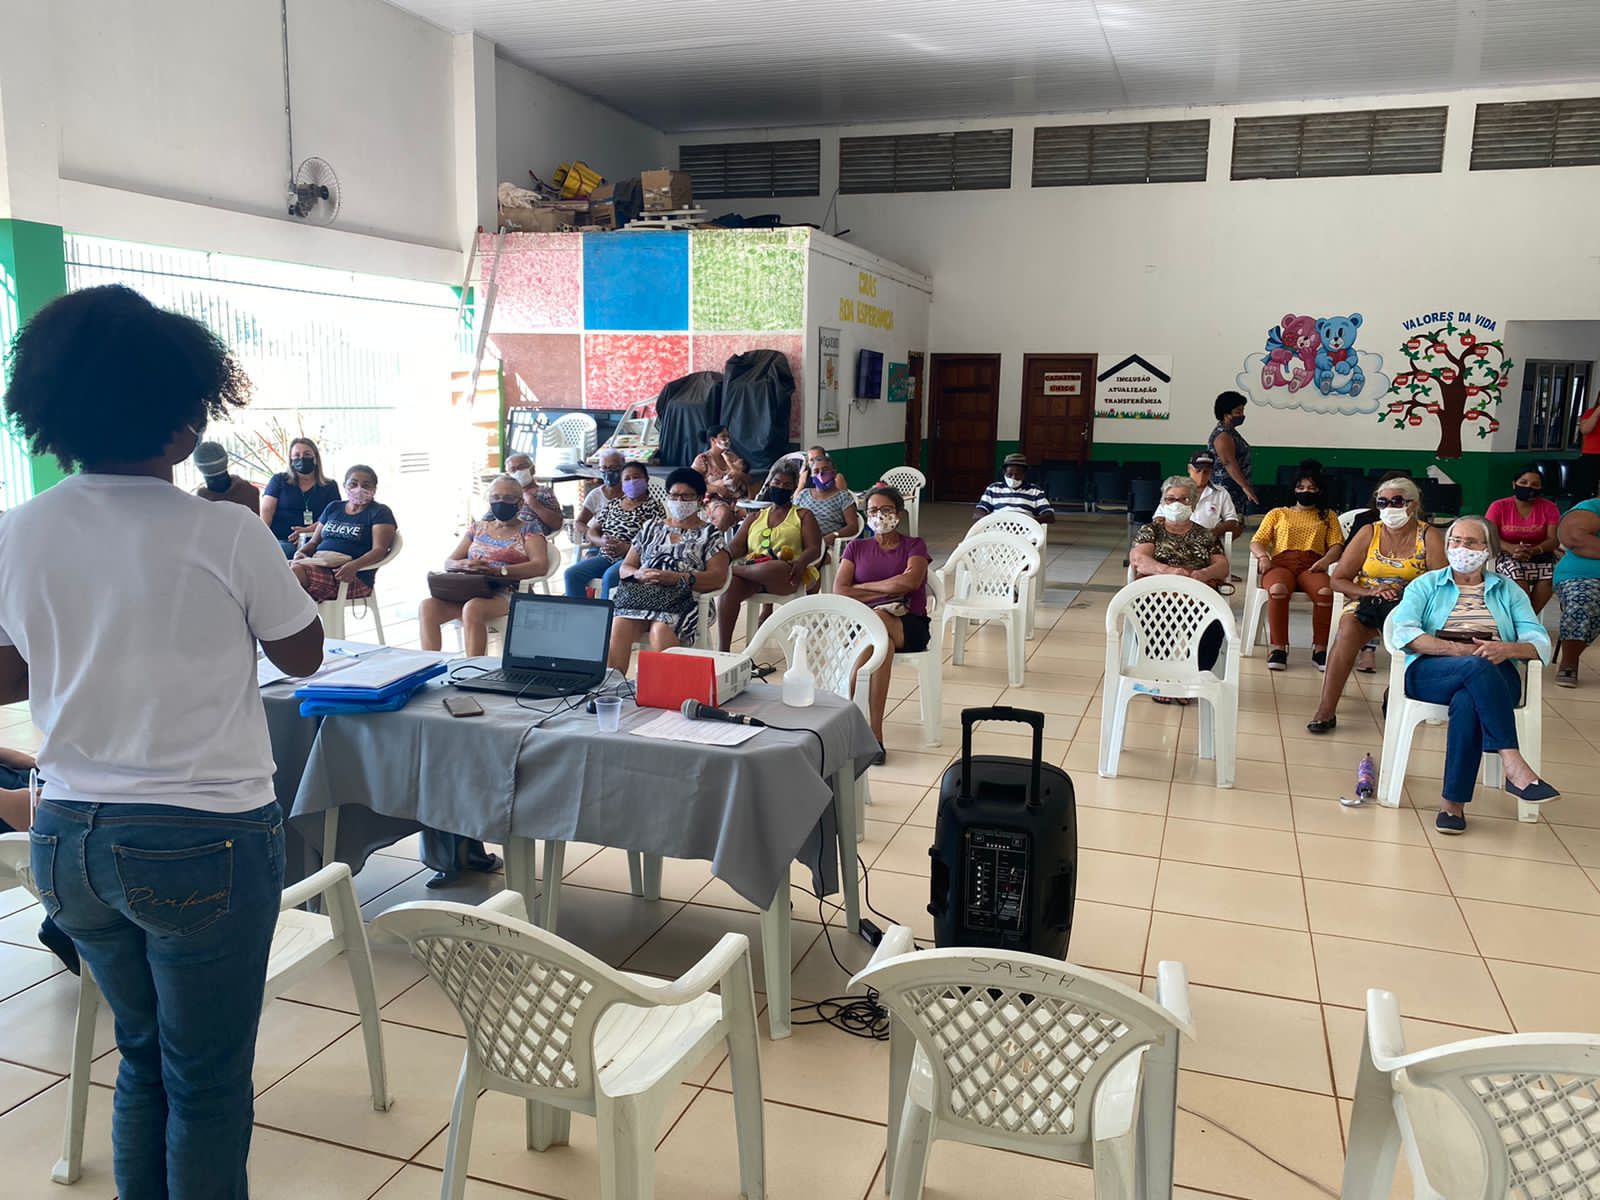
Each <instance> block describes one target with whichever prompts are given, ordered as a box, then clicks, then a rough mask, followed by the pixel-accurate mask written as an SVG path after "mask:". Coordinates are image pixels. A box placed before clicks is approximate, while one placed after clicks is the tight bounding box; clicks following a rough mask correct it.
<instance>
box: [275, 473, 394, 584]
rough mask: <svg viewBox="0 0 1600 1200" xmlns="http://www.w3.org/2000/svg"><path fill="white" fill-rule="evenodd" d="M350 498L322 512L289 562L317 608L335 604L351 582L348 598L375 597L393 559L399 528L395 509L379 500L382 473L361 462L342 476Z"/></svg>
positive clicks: (347, 496)
mask: <svg viewBox="0 0 1600 1200" xmlns="http://www.w3.org/2000/svg"><path fill="white" fill-rule="evenodd" d="M344 490H345V496H346V499H345V500H344V502H343V503H339V502H335V503H333V504H330V505H328V507H327V508H325V509H323V510H322V516H320V517H319V518H318V519H317V525H316V531H315V532H314V533H313V534H312V535H311V540H310V541H309V542H307V543H306V544H305V545H304V546H302V547H301V548H300V549H299V550H298V551H297V552H296V553H295V556H294V558H293V559H291V560H290V562H289V569H290V570H292V571H293V572H294V576H295V578H296V579H298V580H299V581H300V584H301V586H302V587H304V588H305V589H306V592H307V593H308V594H309V595H310V596H311V598H312V599H313V600H315V601H317V603H319V604H320V603H322V602H323V601H324V600H332V599H334V598H335V597H337V596H338V594H339V585H340V584H341V583H348V584H349V585H350V588H349V590H348V591H347V592H346V593H345V598H346V599H349V600H359V599H361V598H362V597H363V596H370V595H372V581H373V580H374V579H375V578H377V574H378V572H377V567H378V564H379V563H381V562H383V560H384V559H386V558H388V557H389V551H390V549H391V548H392V547H393V546H394V535H395V530H396V528H397V525H396V523H395V519H394V510H393V509H392V508H390V507H389V506H388V505H387V504H379V503H378V502H377V500H376V498H375V497H376V495H377V491H378V473H377V472H376V471H374V470H373V469H372V468H371V467H368V466H364V465H362V464H360V463H357V464H356V465H355V466H353V467H351V468H350V469H349V470H348V471H346V472H345V475H344Z"/></svg>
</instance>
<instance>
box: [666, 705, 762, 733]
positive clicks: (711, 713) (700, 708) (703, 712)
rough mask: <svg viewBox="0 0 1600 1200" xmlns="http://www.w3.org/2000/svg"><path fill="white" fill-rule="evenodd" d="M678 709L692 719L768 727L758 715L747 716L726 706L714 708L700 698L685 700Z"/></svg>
mask: <svg viewBox="0 0 1600 1200" xmlns="http://www.w3.org/2000/svg"><path fill="white" fill-rule="evenodd" d="M678 711H679V712H681V713H683V715H684V716H686V717H688V718H689V720H691V721H723V722H726V723H727V724H729V725H756V726H759V727H760V728H762V729H765V728H766V727H767V723H766V722H765V721H762V720H759V719H758V718H756V717H747V716H745V715H744V714H743V713H736V712H729V711H728V710H727V709H725V708H713V707H712V706H711V705H709V704H701V703H700V701H698V700H685V701H684V702H683V707H682V708H681V709H679V710H678Z"/></svg>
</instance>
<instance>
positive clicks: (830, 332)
mask: <svg viewBox="0 0 1600 1200" xmlns="http://www.w3.org/2000/svg"><path fill="white" fill-rule="evenodd" d="M817 432H818V433H819V434H821V433H838V432H839V331H838V330H837V329H824V328H823V327H822V326H820V325H819V326H818V327H817Z"/></svg>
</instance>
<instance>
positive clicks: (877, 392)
mask: <svg viewBox="0 0 1600 1200" xmlns="http://www.w3.org/2000/svg"><path fill="white" fill-rule="evenodd" d="M882 395H883V355H882V354H880V353H878V351H876V350H862V351H861V352H860V353H858V354H857V355H856V399H857V400H876V399H878V398H879V397H880V396H882Z"/></svg>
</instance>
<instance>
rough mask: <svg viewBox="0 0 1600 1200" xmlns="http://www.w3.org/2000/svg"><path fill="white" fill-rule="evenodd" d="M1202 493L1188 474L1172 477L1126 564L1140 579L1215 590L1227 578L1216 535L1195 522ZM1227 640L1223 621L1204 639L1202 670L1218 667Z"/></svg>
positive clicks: (1163, 699)
mask: <svg viewBox="0 0 1600 1200" xmlns="http://www.w3.org/2000/svg"><path fill="white" fill-rule="evenodd" d="M1199 494H1200V492H1199V489H1198V488H1196V487H1195V485H1194V480H1192V479H1190V478H1189V477H1188V476H1187V475H1173V476H1171V477H1170V478H1169V479H1168V480H1167V481H1166V483H1164V484H1163V485H1162V487H1161V507H1160V508H1158V509H1156V515H1155V519H1154V520H1152V521H1151V522H1150V524H1148V525H1144V526H1141V527H1140V529H1139V532H1138V533H1136V534H1134V537H1133V549H1132V550H1130V551H1129V552H1128V561H1129V563H1130V564H1132V566H1133V571H1134V574H1135V575H1136V576H1138V577H1139V578H1141V579H1143V578H1145V577H1146V576H1149V575H1182V576H1185V577H1186V578H1189V579H1198V580H1200V582H1202V583H1206V584H1210V585H1211V586H1212V587H1216V586H1217V585H1218V584H1220V583H1222V582H1224V581H1225V580H1226V579H1227V578H1228V560H1227V559H1226V558H1225V557H1223V554H1222V548H1221V546H1220V545H1219V543H1218V542H1217V535H1216V534H1214V533H1212V532H1211V530H1209V529H1207V528H1206V527H1205V526H1204V525H1201V524H1198V523H1197V522H1196V521H1195V520H1194V519H1193V518H1194V505H1195V501H1196V500H1197V499H1198V498H1199ZM1226 636H1227V635H1226V634H1225V633H1224V632H1223V629H1222V625H1221V624H1220V623H1219V622H1212V624H1210V625H1209V626H1207V627H1206V630H1205V632H1203V633H1202V634H1201V635H1200V661H1199V666H1200V669H1201V670H1202V671H1209V670H1211V668H1212V667H1214V666H1216V665H1217V658H1218V656H1219V655H1220V653H1221V651H1222V643H1223V640H1224V639H1225V637H1226ZM1154 699H1155V702H1156V703H1157V704H1187V703H1188V701H1187V700H1184V699H1177V700H1169V699H1167V698H1166V697H1164V696H1157V697H1155V698H1154Z"/></svg>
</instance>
